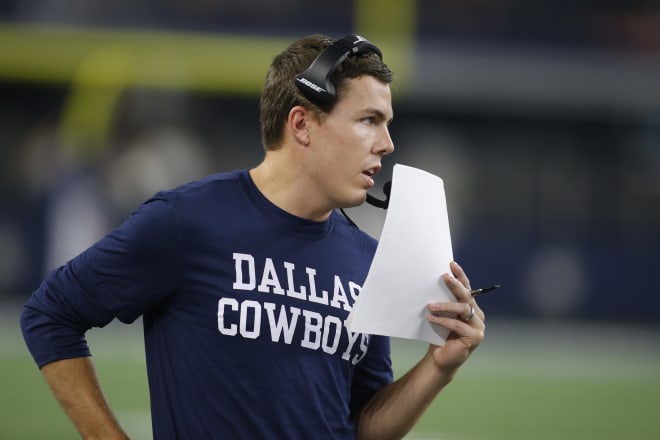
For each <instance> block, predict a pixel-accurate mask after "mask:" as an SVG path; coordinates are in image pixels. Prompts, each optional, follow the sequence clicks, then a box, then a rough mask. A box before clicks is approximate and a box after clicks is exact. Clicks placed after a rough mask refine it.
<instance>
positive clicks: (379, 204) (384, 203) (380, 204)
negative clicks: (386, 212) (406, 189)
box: [367, 180, 392, 209]
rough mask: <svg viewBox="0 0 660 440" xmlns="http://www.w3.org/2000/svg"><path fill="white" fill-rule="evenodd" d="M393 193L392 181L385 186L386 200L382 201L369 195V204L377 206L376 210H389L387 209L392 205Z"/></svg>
mask: <svg viewBox="0 0 660 440" xmlns="http://www.w3.org/2000/svg"><path fill="white" fill-rule="evenodd" d="M391 191H392V181H391V180H390V181H389V182H385V185H383V192H384V193H385V200H380V199H377V198H376V197H374V196H372V195H371V194H367V203H369V204H370V205H373V206H375V207H376V208H383V209H387V207H388V206H389V205H390V192H391Z"/></svg>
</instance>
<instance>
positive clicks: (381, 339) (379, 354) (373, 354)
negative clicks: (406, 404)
mask: <svg viewBox="0 0 660 440" xmlns="http://www.w3.org/2000/svg"><path fill="white" fill-rule="evenodd" d="M392 380H393V372H392V360H391V358H390V338H388V337H387V336H375V335H372V336H371V342H370V343H369V350H368V351H367V355H366V356H365V357H364V359H362V361H360V363H359V364H358V365H357V366H356V368H355V372H354V374H353V382H352V384H351V404H350V407H351V414H352V415H353V419H354V420H357V416H358V415H359V414H360V411H362V408H364V406H365V405H366V404H367V402H369V400H370V399H371V398H372V397H373V396H374V394H376V393H377V392H378V390H380V389H381V388H382V387H384V386H385V385H387V384H389V383H391V382H392Z"/></svg>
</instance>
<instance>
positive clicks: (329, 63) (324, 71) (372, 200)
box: [295, 34, 392, 223]
mask: <svg viewBox="0 0 660 440" xmlns="http://www.w3.org/2000/svg"><path fill="white" fill-rule="evenodd" d="M364 52H373V53H375V54H376V55H378V57H379V58H380V59H381V60H382V59H383V53H382V52H381V51H380V49H378V47H376V45H375V44H373V43H371V42H370V41H369V40H367V39H366V38H364V37H361V36H360V35H357V34H350V35H346V36H345V37H344V38H342V39H340V40H337V41H335V42H334V43H332V44H331V45H330V46H328V47H327V48H326V49H324V50H323V52H321V54H320V55H319V56H318V57H316V59H315V60H314V61H313V62H312V64H311V65H310V66H309V68H308V69H307V70H305V71H304V72H302V73H299V74H297V75H296V77H295V81H296V86H297V87H298V89H299V90H300V91H301V92H302V94H303V95H305V97H306V98H307V99H309V100H310V101H312V102H313V103H315V104H317V105H319V106H320V107H321V108H323V107H325V106H328V105H330V104H332V103H333V102H335V101H336V100H337V91H336V89H335V85H334V84H333V82H332V80H331V79H330V78H331V77H332V74H333V73H335V71H336V70H337V68H338V67H339V66H340V65H341V63H343V62H344V60H345V59H346V58H348V57H349V56H350V55H355V54H359V53H364ZM391 188H392V182H387V183H385V185H384V186H383V192H384V193H385V200H380V199H377V198H376V197H374V196H372V195H370V194H367V203H369V204H371V205H373V206H375V207H377V208H383V209H387V207H388V206H389V203H390V190H391ZM344 215H346V214H345V213H344ZM351 223H352V221H351Z"/></svg>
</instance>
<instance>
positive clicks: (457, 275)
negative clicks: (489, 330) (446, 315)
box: [442, 261, 486, 321]
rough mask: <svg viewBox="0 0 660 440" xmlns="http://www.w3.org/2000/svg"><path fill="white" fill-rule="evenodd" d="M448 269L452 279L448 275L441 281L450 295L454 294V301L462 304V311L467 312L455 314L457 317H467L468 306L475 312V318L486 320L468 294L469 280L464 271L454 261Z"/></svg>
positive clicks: (469, 288)
mask: <svg viewBox="0 0 660 440" xmlns="http://www.w3.org/2000/svg"><path fill="white" fill-rule="evenodd" d="M449 267H450V269H451V271H452V274H453V275H454V276H453V277H452V276H451V275H449V274H445V275H443V277H442V278H443V281H444V282H445V284H446V286H447V287H448V288H449V290H450V291H451V293H452V294H454V297H456V300H457V301H458V302H459V303H463V310H466V309H467V312H461V313H457V316H468V315H469V314H470V306H472V307H474V310H475V316H477V317H478V318H479V319H480V320H482V321H484V320H485V319H486V315H485V314H484V312H483V311H482V310H481V308H480V307H479V305H478V304H477V302H476V301H475V299H474V297H473V296H472V294H470V290H471V287H470V280H469V279H468V277H467V275H466V274H465V271H463V268H461V266H459V264H458V263H456V262H455V261H452V262H451V263H450V265H449Z"/></svg>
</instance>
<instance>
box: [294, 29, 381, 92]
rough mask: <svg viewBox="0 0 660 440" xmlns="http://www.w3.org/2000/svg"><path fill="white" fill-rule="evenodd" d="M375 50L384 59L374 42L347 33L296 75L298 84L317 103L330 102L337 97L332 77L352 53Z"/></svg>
mask: <svg viewBox="0 0 660 440" xmlns="http://www.w3.org/2000/svg"><path fill="white" fill-rule="evenodd" d="M362 52H374V53H375V54H377V55H378V57H379V58H380V59H381V60H382V59H383V54H382V53H381V51H380V49H378V48H377V47H376V46H375V45H374V44H373V43H371V42H370V41H369V40H367V39H366V38H363V37H361V36H359V35H354V34H351V35H346V36H345V37H344V38H342V39H341V40H337V41H335V42H334V43H332V45H330V46H329V47H327V48H326V49H325V50H324V51H323V52H321V54H320V55H319V56H318V57H316V59H315V60H314V61H313V62H312V64H311V65H310V66H309V68H308V69H307V70H305V71H304V72H302V73H299V74H298V75H296V86H298V89H300V91H301V92H302V93H303V95H305V96H306V97H307V99H309V100H310V101H312V102H314V103H316V104H330V103H332V102H334V101H335V100H336V99H337V93H336V90H335V85H334V84H333V83H332V81H331V80H330V77H331V76H332V74H333V73H335V70H337V67H339V65H340V64H341V63H342V62H343V61H344V60H345V59H346V58H347V57H348V56H349V55H351V54H358V53H362Z"/></svg>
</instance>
